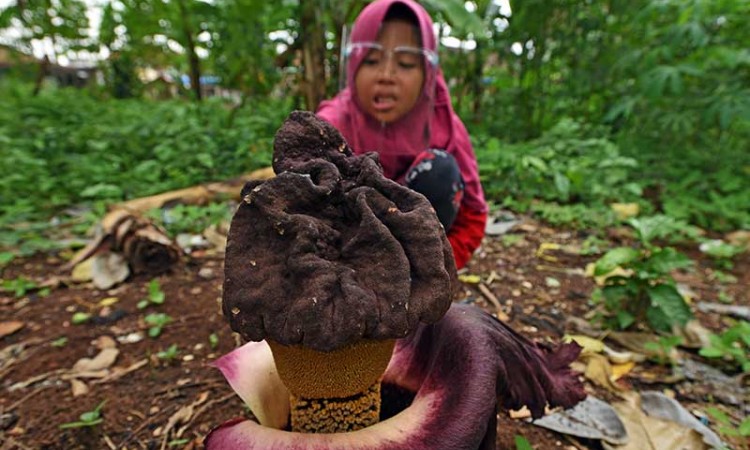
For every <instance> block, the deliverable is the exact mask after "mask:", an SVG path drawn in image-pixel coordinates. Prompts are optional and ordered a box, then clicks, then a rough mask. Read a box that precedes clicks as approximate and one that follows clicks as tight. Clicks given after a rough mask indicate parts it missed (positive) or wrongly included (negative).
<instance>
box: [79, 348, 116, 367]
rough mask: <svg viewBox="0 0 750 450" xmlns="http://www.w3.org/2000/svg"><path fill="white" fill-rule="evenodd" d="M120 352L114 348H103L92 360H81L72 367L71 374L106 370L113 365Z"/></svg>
mask: <svg viewBox="0 0 750 450" xmlns="http://www.w3.org/2000/svg"><path fill="white" fill-rule="evenodd" d="M119 354H120V351H119V350H117V349H116V348H105V349H102V351H100V352H99V354H98V355H96V356H95V357H93V358H81V359H79V360H78V361H77V362H76V363H75V365H73V372H96V371H99V370H102V369H108V368H110V367H111V366H112V364H114V363H115V360H116V359H117V355H119Z"/></svg>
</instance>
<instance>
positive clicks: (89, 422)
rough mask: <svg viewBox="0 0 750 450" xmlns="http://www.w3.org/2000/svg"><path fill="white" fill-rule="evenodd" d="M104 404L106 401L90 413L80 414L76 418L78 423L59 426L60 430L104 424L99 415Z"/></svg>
mask: <svg viewBox="0 0 750 450" xmlns="http://www.w3.org/2000/svg"><path fill="white" fill-rule="evenodd" d="M104 403H106V400H103V401H102V402H101V403H99V404H98V405H97V406H96V408H94V409H92V410H91V411H86V412H85V413H83V414H81V415H80V416H79V417H78V421H76V422H68V423H63V424H61V425H60V426H59V427H60V429H63V430H64V429H68V428H81V427H93V426H95V425H99V424H100V423H102V422H104V419H103V418H102V414H101V412H102V408H103V407H104Z"/></svg>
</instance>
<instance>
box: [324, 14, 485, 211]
mask: <svg viewBox="0 0 750 450" xmlns="http://www.w3.org/2000/svg"><path fill="white" fill-rule="evenodd" d="M396 3H400V4H402V5H405V6H406V7H408V8H409V9H410V10H411V11H412V12H413V13H414V15H415V16H416V17H417V20H418V22H419V30H420V33H421V36H422V45H423V47H424V48H426V49H429V50H432V51H436V50H437V42H436V39H435V33H434V31H433V25H432V19H431V18H430V16H429V14H428V13H427V11H425V10H424V8H422V6H420V5H419V4H418V3H416V2H414V1H413V0H376V1H374V2H372V3H370V4H369V5H367V6H366V7H365V8H364V9H363V10H362V12H361V13H360V14H359V16H358V17H357V20H356V21H355V22H354V28H353V30H352V35H351V41H352V42H374V41H376V40H377V38H378V32H379V31H380V27H381V25H382V23H383V20H384V19H385V17H386V14H387V13H388V10H389V9H390V8H391V6H393V5H394V4H396ZM363 57H364V56H360V57H359V58H357V57H352V58H350V59H349V60H348V63H347V68H346V69H347V70H346V72H347V87H346V88H345V89H344V90H342V91H341V92H339V93H338V95H336V97H334V98H333V99H331V100H327V101H324V102H322V103H321V104H320V106H319V108H318V111H317V114H318V116H319V117H321V118H323V119H325V120H327V121H328V122H330V123H331V124H333V125H334V126H335V127H336V128H337V129H338V130H339V131H340V132H341V134H342V135H343V136H344V138H345V139H346V141H347V143H348V144H349V146H350V147H351V148H352V150H354V152H355V153H366V152H372V151H374V152H377V153H378V154H379V156H380V163H381V164H382V165H383V171H384V174H385V176H387V177H388V178H390V179H393V180H396V181H399V182H402V181H403V177H404V175H405V173H406V171H407V170H408V169H409V167H410V166H411V164H412V162H413V161H414V158H415V157H416V156H417V155H418V154H420V153H421V152H423V151H425V150H427V149H428V148H436V149H441V150H445V151H447V152H448V153H450V154H451V155H453V157H454V158H456V161H457V162H458V166H459V168H460V169H461V175H462V176H463V179H464V183H465V191H464V198H463V205H462V206H466V207H469V208H471V209H472V210H474V211H477V212H486V211H487V204H486V203H485V200H484V193H483V192H482V186H481V184H480V183H479V171H478V169H477V161H476V157H475V156H474V150H473V149H472V147H471V141H470V140H469V135H468V133H467V131H466V128H465V127H464V125H463V123H462V122H461V119H459V118H458V116H457V115H456V113H455V112H454V111H453V106H452V105H451V99H450V94H449V93H448V87H447V85H446V83H445V79H444V78H443V73H442V71H441V70H440V69H439V67H438V68H435V69H434V70H430V69H428V68H425V82H424V86H425V88H423V89H422V95H421V97H420V98H419V100H418V101H417V104H416V105H415V106H414V108H413V109H412V110H411V111H410V112H409V114H407V115H406V116H405V117H403V118H401V119H399V120H398V121H396V122H393V123H388V124H382V123H380V122H378V121H377V120H375V119H373V118H372V117H371V116H369V115H368V114H366V113H365V112H364V111H363V110H362V108H361V107H360V105H359V103H358V102H357V96H356V95H355V94H354V92H353V89H354V75H355V74H356V73H357V69H358V68H359V65H360V64H361V63H362V59H363Z"/></svg>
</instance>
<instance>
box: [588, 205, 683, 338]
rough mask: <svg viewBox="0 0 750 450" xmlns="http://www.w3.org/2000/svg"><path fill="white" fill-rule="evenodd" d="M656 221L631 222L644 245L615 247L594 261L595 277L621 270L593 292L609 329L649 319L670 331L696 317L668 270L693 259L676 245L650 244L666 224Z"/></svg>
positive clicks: (645, 321) (648, 322) (658, 328)
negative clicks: (600, 305)
mask: <svg viewBox="0 0 750 450" xmlns="http://www.w3.org/2000/svg"><path fill="white" fill-rule="evenodd" d="M657 223H658V221H653V220H646V219H641V220H633V221H631V222H630V224H631V225H632V226H633V227H634V229H635V232H636V236H637V237H638V239H639V240H640V245H639V246H637V247H618V248H614V249H612V250H609V251H608V252H607V253H605V254H604V256H602V257H601V258H600V259H599V260H598V261H596V263H595V267H594V275H595V276H604V275H608V274H610V273H612V272H613V271H614V270H615V269H617V268H620V269H621V272H620V273H618V274H616V275H612V276H609V277H607V278H606V281H605V284H604V287H602V288H601V289H597V290H596V291H595V292H594V300H595V301H598V302H601V303H603V305H604V308H605V310H606V312H607V314H606V315H605V317H604V321H605V323H606V324H607V325H608V326H609V327H612V328H620V329H625V328H628V327H630V326H632V325H633V324H636V323H647V324H648V325H649V326H651V328H653V329H655V330H658V331H665V332H669V331H671V330H672V327H673V326H674V325H684V324H685V323H687V321H688V320H689V319H690V318H691V317H692V313H691V312H690V308H689V307H688V305H687V304H686V303H685V300H684V299H683V298H682V295H680V293H679V292H678V291H677V287H676V286H675V282H674V279H673V278H672V276H671V274H670V272H671V271H672V270H675V269H682V268H687V267H690V266H692V263H693V262H692V261H691V260H690V259H689V258H688V257H686V256H685V255H683V254H682V253H679V252H678V251H676V250H674V249H673V248H669V247H666V248H660V247H658V246H655V245H653V244H651V240H652V239H656V238H658V237H659V236H660V235H661V231H660V230H662V228H660V227H658V226H656V224H657Z"/></svg>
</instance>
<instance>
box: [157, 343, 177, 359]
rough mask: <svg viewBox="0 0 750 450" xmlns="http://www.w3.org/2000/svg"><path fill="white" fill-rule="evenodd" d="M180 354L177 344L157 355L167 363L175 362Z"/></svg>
mask: <svg viewBox="0 0 750 450" xmlns="http://www.w3.org/2000/svg"><path fill="white" fill-rule="evenodd" d="M179 354H180V350H179V348H178V347H177V344H172V345H170V346H169V348H167V349H166V350H162V351H160V352H158V353H157V354H156V357H157V358H159V359H162V360H165V361H174V360H175V359H177V357H178V356H179Z"/></svg>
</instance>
